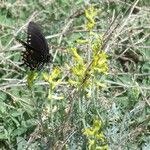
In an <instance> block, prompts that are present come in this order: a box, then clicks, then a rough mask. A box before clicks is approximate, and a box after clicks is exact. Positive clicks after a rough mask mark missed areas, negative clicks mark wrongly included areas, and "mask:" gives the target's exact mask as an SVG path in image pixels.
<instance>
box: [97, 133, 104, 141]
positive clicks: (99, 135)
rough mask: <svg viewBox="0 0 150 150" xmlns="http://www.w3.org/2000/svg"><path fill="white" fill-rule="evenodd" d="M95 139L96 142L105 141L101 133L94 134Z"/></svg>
mask: <svg viewBox="0 0 150 150" xmlns="http://www.w3.org/2000/svg"><path fill="white" fill-rule="evenodd" d="M95 137H96V138H97V139H98V140H100V141H102V142H105V141H106V139H105V136H104V134H103V133H100V134H96V135H95Z"/></svg>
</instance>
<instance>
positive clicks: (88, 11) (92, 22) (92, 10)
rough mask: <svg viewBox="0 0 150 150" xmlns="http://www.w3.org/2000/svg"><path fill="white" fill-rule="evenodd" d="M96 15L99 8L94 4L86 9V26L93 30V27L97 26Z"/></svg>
mask: <svg viewBox="0 0 150 150" xmlns="http://www.w3.org/2000/svg"><path fill="white" fill-rule="evenodd" d="M96 15H97V10H96V9H95V8H94V7H93V6H91V7H89V8H87V9H86V10H85V16H86V18H87V20H88V22H87V24H86V28H87V29H88V30H92V29H93V27H94V26H95V24H96V23H95V20H94V17H95V16H96Z"/></svg>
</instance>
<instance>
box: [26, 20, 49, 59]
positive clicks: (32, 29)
mask: <svg viewBox="0 0 150 150" xmlns="http://www.w3.org/2000/svg"><path fill="white" fill-rule="evenodd" d="M27 43H28V44H29V45H31V47H33V49H34V50H35V51H36V52H37V53H39V54H41V55H42V56H43V57H46V56H47V55H48V54H49V48H48V43H47V41H46V39H45V37H44V35H43V33H42V32H41V29H40V27H39V26H38V25H37V24H36V23H34V22H30V23H29V25H28V37H27Z"/></svg>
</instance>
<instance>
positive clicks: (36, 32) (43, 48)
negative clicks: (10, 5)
mask: <svg viewBox="0 0 150 150" xmlns="http://www.w3.org/2000/svg"><path fill="white" fill-rule="evenodd" d="M17 40H18V41H19V42H20V43H21V44H22V45H23V46H24V47H25V51H23V52H22V57H23V58H22V60H23V63H22V64H21V65H26V66H27V67H29V68H30V70H41V69H42V68H43V66H44V64H46V63H48V62H50V61H51V58H52V56H51V55H50V54H49V48H48V43H47V40H46V39H45V37H44V35H43V33H42V31H41V29H40V27H39V26H38V25H37V24H36V23H34V22H29V24H28V31H27V41H26V42H24V41H22V40H20V39H17Z"/></svg>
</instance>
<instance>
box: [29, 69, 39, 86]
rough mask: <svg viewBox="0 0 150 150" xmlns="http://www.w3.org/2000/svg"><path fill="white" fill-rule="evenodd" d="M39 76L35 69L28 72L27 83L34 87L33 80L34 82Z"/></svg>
mask: <svg viewBox="0 0 150 150" xmlns="http://www.w3.org/2000/svg"><path fill="white" fill-rule="evenodd" d="M37 76H38V73H37V72H35V71H33V72H30V73H29V74H28V77H27V83H28V87H29V88H31V87H32V85H33V82H34V80H35V79H36V78H37Z"/></svg>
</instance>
